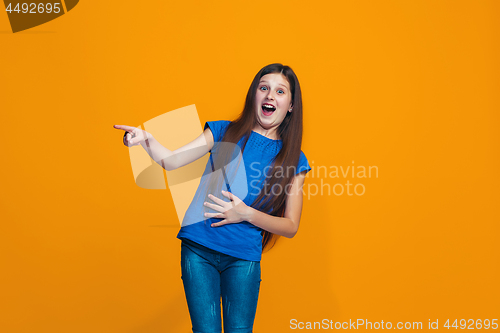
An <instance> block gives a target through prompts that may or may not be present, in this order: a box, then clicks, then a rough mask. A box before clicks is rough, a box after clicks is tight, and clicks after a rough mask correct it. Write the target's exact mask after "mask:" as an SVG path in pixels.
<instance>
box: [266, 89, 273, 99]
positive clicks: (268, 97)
mask: <svg viewBox="0 0 500 333" xmlns="http://www.w3.org/2000/svg"><path fill="white" fill-rule="evenodd" d="M267 99H270V100H273V99H274V95H273V91H272V90H271V89H269V92H268V93H267Z"/></svg>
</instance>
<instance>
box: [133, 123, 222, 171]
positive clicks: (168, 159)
mask: <svg viewBox="0 0 500 333" xmlns="http://www.w3.org/2000/svg"><path fill="white" fill-rule="evenodd" d="M213 145H214V137H213V135H212V131H210V128H207V129H206V130H205V131H204V132H203V133H201V134H200V136H198V137H197V138H196V139H194V140H193V141H191V142H189V143H188V144H186V145H184V146H182V147H180V148H178V149H176V150H174V151H170V150H168V149H167V148H165V147H164V146H162V145H161V144H160V143H159V142H158V141H157V140H156V139H155V138H154V137H153V136H152V137H151V138H150V139H146V140H144V141H142V142H141V146H142V147H143V148H144V149H145V150H146V152H147V153H148V154H149V156H150V157H151V158H152V159H153V160H154V161H155V162H156V163H158V164H159V165H160V166H161V167H162V168H164V169H165V170H167V171H171V170H175V169H177V168H180V167H182V166H184V165H186V164H189V163H191V162H194V161H196V160H197V159H199V158H201V157H202V156H204V155H205V154H206V153H208V152H209V151H210V150H211V149H212V147H213Z"/></svg>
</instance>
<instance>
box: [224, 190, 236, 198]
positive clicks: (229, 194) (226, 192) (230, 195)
mask: <svg viewBox="0 0 500 333" xmlns="http://www.w3.org/2000/svg"><path fill="white" fill-rule="evenodd" d="M222 195H223V196H225V197H226V198H229V199H231V200H234V198H236V196H235V195H234V194H233V193H231V192H228V191H224V190H222Z"/></svg>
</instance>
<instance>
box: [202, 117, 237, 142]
mask: <svg viewBox="0 0 500 333" xmlns="http://www.w3.org/2000/svg"><path fill="white" fill-rule="evenodd" d="M230 123H231V121H229V120H216V121H207V122H206V123H205V126H203V130H206V129H207V128H210V131H212V135H213V136H214V141H216V142H217V141H220V140H221V139H222V136H223V135H224V133H225V131H226V129H227V127H228V126H229V124H230Z"/></svg>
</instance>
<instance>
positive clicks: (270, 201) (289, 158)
mask: <svg viewBox="0 0 500 333" xmlns="http://www.w3.org/2000/svg"><path fill="white" fill-rule="evenodd" d="M272 73H281V74H282V75H284V76H285V78H286V79H287V80H288V83H289V85H290V90H291V93H292V106H293V111H292V112H287V113H286V116H285V118H284V119H283V122H282V123H281V124H280V125H279V126H278V129H277V135H278V138H280V139H281V140H282V147H281V150H280V151H279V153H278V154H277V155H276V157H275V159H274V162H273V167H272V169H270V172H269V174H268V175H266V176H267V177H266V180H265V183H264V189H267V190H261V191H260V192H259V195H258V196H257V198H256V199H255V201H254V202H253V203H252V204H251V207H253V208H255V209H258V210H260V211H265V212H269V211H270V212H269V213H268V214H270V215H273V216H279V217H283V216H284V213H285V205H286V194H287V193H286V192H287V191H285V190H284V189H286V188H288V187H287V185H288V184H290V183H291V180H292V179H293V177H294V176H295V174H289V173H288V172H285V173H284V172H283V170H287V171H288V170H290V168H291V169H292V170H295V169H296V167H297V164H298V161H299V157H300V152H301V144H302V92H301V90H300V85H299V80H298V79H297V76H296V75H295V73H294V71H293V70H292V69H291V68H290V67H288V66H284V65H282V64H280V63H274V64H270V65H267V66H265V67H263V68H262V69H261V70H260V71H259V72H258V73H257V74H256V75H255V77H254V79H253V81H252V84H251V85H250V88H249V89H248V93H247V96H246V101H245V107H244V108H243V111H242V112H241V113H240V115H239V116H238V118H237V119H236V120H234V121H232V122H231V123H230V124H229V125H228V127H227V130H226V132H225V134H224V136H223V138H222V140H221V141H223V142H230V143H233V144H234V145H225V146H224V145H223V146H221V147H230V146H233V147H234V146H236V144H237V143H238V142H239V141H240V140H241V138H245V139H244V140H243V147H242V151H243V150H244V149H245V146H246V143H247V141H248V138H249V137H250V134H251V133H252V130H253V129H254V127H255V126H256V125H257V115H256V113H255V109H256V105H255V96H256V93H257V88H258V85H259V82H260V79H261V78H262V77H263V76H264V75H266V74H272ZM223 149H224V148H223ZM226 150H227V151H225V152H220V154H219V156H220V157H218V158H216V159H215V163H216V165H215V166H214V167H215V169H222V170H224V168H223V167H224V166H225V165H227V164H228V161H229V160H231V159H234V150H233V151H232V152H231V151H229V150H231V149H226ZM280 169H281V171H280ZM278 174H279V176H278ZM224 177H226V175H224ZM226 181H227V179H226ZM215 182H217V181H216V180H213V181H211V184H212V186H215V187H219V186H220V182H217V183H218V184H219V186H217V185H216V184H215ZM275 186H277V187H278V188H279V189H280V191H279V192H278V194H275V193H274V191H273V190H272V189H273V188H274V187H275ZM210 187H211V186H210ZM212 193H213V192H212ZM269 193H272V195H269ZM266 196H268V198H267V200H264V198H265V197H266ZM242 199H243V198H242ZM263 231H264V234H263V238H262V251H264V249H265V248H266V246H268V245H270V246H269V249H271V248H272V247H273V246H274V244H275V242H276V240H277V238H278V235H275V234H272V233H270V232H268V231H267V230H263Z"/></svg>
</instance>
